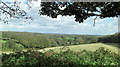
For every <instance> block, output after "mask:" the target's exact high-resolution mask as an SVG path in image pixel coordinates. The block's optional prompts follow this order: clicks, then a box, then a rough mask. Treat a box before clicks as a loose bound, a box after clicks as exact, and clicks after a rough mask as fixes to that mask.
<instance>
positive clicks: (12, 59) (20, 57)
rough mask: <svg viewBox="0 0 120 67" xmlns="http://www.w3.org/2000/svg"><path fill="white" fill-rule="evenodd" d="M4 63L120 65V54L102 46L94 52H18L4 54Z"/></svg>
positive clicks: (14, 64) (5, 64)
mask: <svg viewBox="0 0 120 67" xmlns="http://www.w3.org/2000/svg"><path fill="white" fill-rule="evenodd" d="M2 56H3V57H2V61H3V62H2V63H3V65H2V66H3V67H4V66H9V65H10V66H11V65H12V66H17V65H24V66H28V65H34V66H36V67H39V66H53V65H59V66H62V65H66V66H74V65H89V66H90V65H105V66H106V65H107V66H108V65H118V64H119V63H120V62H119V61H120V56H119V55H118V54H115V53H113V52H110V51H109V50H105V49H104V48H100V49H98V50H96V51H94V52H91V51H87V50H83V51H81V52H73V51H71V50H67V51H61V52H60V53H55V52H54V51H47V52H45V53H42V52H38V51H31V50H29V51H27V52H17V53H13V54H9V55H7V54H3V55H2Z"/></svg>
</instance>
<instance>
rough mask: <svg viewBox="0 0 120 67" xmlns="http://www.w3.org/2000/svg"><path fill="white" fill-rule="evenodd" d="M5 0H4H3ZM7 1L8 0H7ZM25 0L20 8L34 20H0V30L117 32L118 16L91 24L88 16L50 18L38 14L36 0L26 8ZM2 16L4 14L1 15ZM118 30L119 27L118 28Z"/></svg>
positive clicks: (91, 18)
mask: <svg viewBox="0 0 120 67" xmlns="http://www.w3.org/2000/svg"><path fill="white" fill-rule="evenodd" d="M4 1H5V0H4ZM7 1H8V0H7ZM26 3H27V2H26V1H24V0H23V2H22V3H21V4H20V5H21V8H22V9H24V10H26V11H27V15H30V16H32V17H33V18H34V20H33V21H32V20H28V22H30V24H29V23H28V22H24V19H19V20H18V19H14V18H12V19H9V23H8V24H5V23H3V22H2V21H0V31H17V32H18V31H19V32H35V33H59V34H82V35H83V34H84V35H109V34H114V33H116V32H118V18H116V17H115V18H105V19H100V18H97V19H96V24H95V26H93V20H94V18H95V17H90V18H88V19H87V20H85V21H84V22H83V23H79V22H76V21H75V18H74V16H61V15H59V16H58V18H55V19H53V18H51V17H47V16H40V15H38V14H37V12H38V11H39V9H38V8H39V4H38V2H35V1H34V2H32V3H33V7H32V8H31V10H28V8H27V5H26ZM3 17H4V16H3ZM119 30H120V29H119Z"/></svg>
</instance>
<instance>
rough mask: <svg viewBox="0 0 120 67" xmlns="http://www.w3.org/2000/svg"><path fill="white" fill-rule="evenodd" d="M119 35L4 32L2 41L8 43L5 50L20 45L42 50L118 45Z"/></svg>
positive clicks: (5, 44)
mask: <svg viewBox="0 0 120 67" xmlns="http://www.w3.org/2000/svg"><path fill="white" fill-rule="evenodd" d="M118 35H119V33H116V34H114V35H107V36H95V35H65V34H41V33H28V32H2V39H3V40H6V43H3V44H4V46H3V48H5V47H9V48H13V47H11V46H13V45H15V44H19V45H21V46H20V47H22V48H23V47H24V48H41V49H42V48H46V47H56V46H69V45H80V44H89V43H97V42H103V43H118V42H119V41H118V40H119V39H118ZM12 42H13V44H12ZM8 44H9V46H8ZM10 44H12V45H10ZM14 47H15V46H14ZM16 48H17V47H16ZM18 48H19V47H18Z"/></svg>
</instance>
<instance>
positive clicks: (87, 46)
mask: <svg viewBox="0 0 120 67" xmlns="http://www.w3.org/2000/svg"><path fill="white" fill-rule="evenodd" d="M117 46H118V43H92V44H81V45H72V46H66V47H64V48H63V46H59V47H50V48H44V49H39V50H37V51H40V52H46V51H48V50H53V51H55V52H60V51H65V50H67V49H70V50H72V51H82V50H88V51H95V50H97V49H99V48H100V47H104V48H105V49H109V50H110V51H112V52H115V53H117V54H120V48H118V47H117ZM23 51H26V50H23ZM3 53H7V54H9V53H11V52H3Z"/></svg>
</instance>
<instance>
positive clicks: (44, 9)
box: [0, 0, 120, 23]
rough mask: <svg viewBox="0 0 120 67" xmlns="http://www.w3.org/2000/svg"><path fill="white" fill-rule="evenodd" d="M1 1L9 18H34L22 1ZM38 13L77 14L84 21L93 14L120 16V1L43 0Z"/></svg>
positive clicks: (79, 19)
mask: <svg viewBox="0 0 120 67" xmlns="http://www.w3.org/2000/svg"><path fill="white" fill-rule="evenodd" d="M0 3H1V4H3V5H2V6H1V7H0V13H3V14H5V15H7V18H8V17H9V18H11V17H13V18H18V19H19V17H22V18H24V19H32V17H30V16H26V14H27V11H25V10H22V9H21V8H20V7H19V3H20V2H19V3H18V2H13V3H12V5H10V6H8V5H7V4H6V2H2V1H1V0H0ZM27 5H28V6H29V8H31V7H32V6H30V3H29V4H27ZM38 14H40V15H47V16H49V17H52V18H57V16H58V15H62V16H75V21H76V22H79V23H82V22H84V20H86V19H87V18H89V17H92V16H95V19H96V18H97V17H100V18H101V19H104V18H108V17H118V16H119V15H120V2H41V9H40V10H39V13H38ZM95 19H94V23H95ZM32 20H34V19H32Z"/></svg>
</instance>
